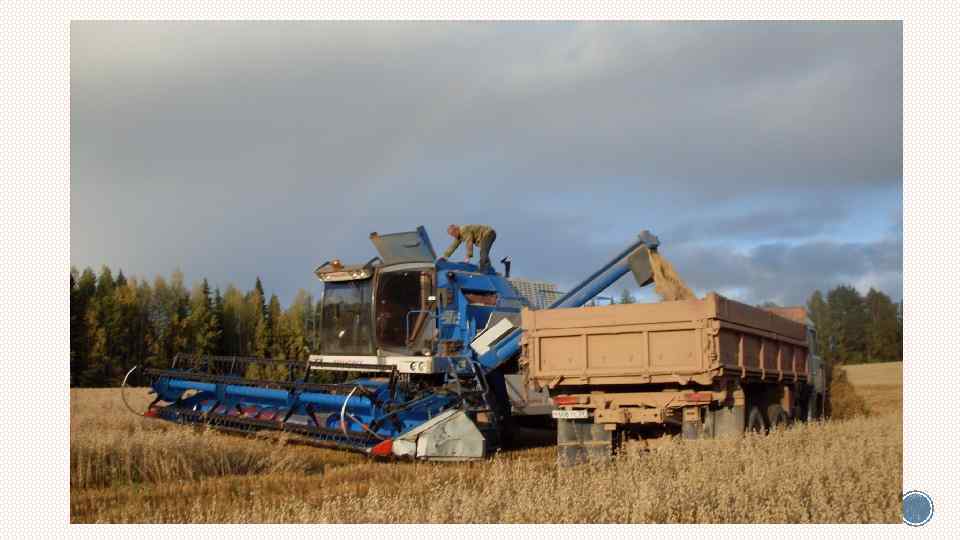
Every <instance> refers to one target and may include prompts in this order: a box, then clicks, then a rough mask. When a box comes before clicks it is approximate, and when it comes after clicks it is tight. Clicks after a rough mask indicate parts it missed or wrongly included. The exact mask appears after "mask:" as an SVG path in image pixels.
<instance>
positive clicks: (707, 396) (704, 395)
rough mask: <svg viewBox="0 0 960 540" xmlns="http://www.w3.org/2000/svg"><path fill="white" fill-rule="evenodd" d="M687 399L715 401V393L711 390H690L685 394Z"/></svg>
mask: <svg viewBox="0 0 960 540" xmlns="http://www.w3.org/2000/svg"><path fill="white" fill-rule="evenodd" d="M683 398H684V399H686V400H687V401H697V402H700V401H713V394H711V393H710V392H689V393H686V394H684V395H683Z"/></svg>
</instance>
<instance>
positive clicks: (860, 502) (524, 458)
mask: <svg viewBox="0 0 960 540" xmlns="http://www.w3.org/2000/svg"><path fill="white" fill-rule="evenodd" d="M898 366H899V364H898ZM851 368H852V369H851ZM848 369H850V377H851V379H852V380H856V381H860V383H859V384H857V391H858V392H860V391H861V389H863V390H864V396H865V397H866V398H867V401H868V406H869V407H870V411H871V413H872V415H871V416H870V417H868V418H855V419H853V420H848V421H831V422H826V423H817V424H811V425H798V426H796V427H793V428H791V429H788V430H786V431H783V432H777V433H774V434H771V435H769V436H766V437H762V436H750V437H746V438H744V439H742V440H735V441H699V442H693V443H690V442H686V443H685V442H683V441H675V442H673V443H670V444H667V445H665V446H664V447H663V448H661V449H658V450H656V451H654V452H650V453H646V454H631V455H628V456H624V457H622V458H618V459H617V460H614V462H612V463H610V464H607V465H603V466H582V467H576V468H573V469H561V470H558V469H557V468H556V467H555V466H554V463H553V460H554V448H553V447H552V446H549V442H548V441H550V440H551V435H550V433H549V432H533V431H528V432H527V433H526V434H525V435H526V440H527V441H528V445H532V446H533V447H530V448H526V449H518V450H510V451H505V452H502V453H501V454H500V455H498V456H497V457H495V458H493V459H490V460H486V461H481V462H476V463H462V464H430V463H406V462H403V463H398V462H375V461H370V460H368V459H366V458H364V457H363V456H360V455H357V454H351V453H346V452H338V451H333V450H324V449H317V448H313V447H309V446H302V445H296V444H283V442H282V441H280V442H278V441H276V440H269V439H256V438H250V437H241V436H231V435H225V434H221V433H217V432H213V431H208V430H197V429H192V428H185V427H180V426H176V425H172V424H169V423H166V422H161V421H158V420H150V419H145V418H141V417H137V416H134V415H133V414H131V413H130V412H128V411H127V410H126V409H125V408H124V406H123V404H122V402H121V400H120V394H119V391H117V390H115V389H91V390H86V389H84V390H72V391H71V394H70V398H71V440H70V459H71V463H70V467H71V482H70V483H71V488H70V495H71V496H70V507H71V521H73V522H75V523H87V522H167V523H182V522H305V523H321V522H375V523H401V522H402V523H418V522H438V523H457V522H467V523H486V522H500V523H504V522H507V523H513V522H517V523H527V522H558V523H559V522H577V523H594V522H601V523H614V522H627V523H647V522H668V523H669V522H679V523H700V522H721V523H723V522H727V523H729V522H736V523H743V522H746V523H808V522H820V523H822V522H828V523H832V522H845V523H863V522H881V523H896V522H899V519H900V517H899V515H900V492H901V470H902V465H901V462H902V453H901V449H902V439H901V424H902V421H901V418H900V415H899V409H898V408H895V407H893V406H892V405H891V403H892V401H891V400H892V399H893V397H894V395H895V396H896V397H897V399H900V397H899V396H900V393H899V385H898V384H899V371H898V370H897V371H896V376H894V375H892V374H893V373H894V369H893V367H891V366H890V365H888V364H874V365H867V366H850V367H848ZM894 380H896V381H897V385H894V384H893V382H892V381H894ZM861 385H863V386H861ZM892 386H896V387H897V391H896V392H893V391H892V390H890V388H889V387H892ZM146 400H147V397H146V394H145V392H144V391H137V395H136V396H135V401H137V402H138V403H137V405H136V406H141V407H142V406H143V405H145V403H146Z"/></svg>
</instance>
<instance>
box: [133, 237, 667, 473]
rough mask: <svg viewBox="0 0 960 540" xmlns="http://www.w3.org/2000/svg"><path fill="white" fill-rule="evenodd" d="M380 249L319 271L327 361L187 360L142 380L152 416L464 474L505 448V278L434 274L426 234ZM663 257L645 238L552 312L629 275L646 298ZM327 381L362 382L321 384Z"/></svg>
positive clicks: (509, 367) (509, 333) (509, 294)
mask: <svg viewBox="0 0 960 540" xmlns="http://www.w3.org/2000/svg"><path fill="white" fill-rule="evenodd" d="M370 239H371V241H372V242H373V244H374V246H375V247H376V248H377V251H378V252H379V256H378V257H374V258H373V259H371V260H370V261H368V262H367V263H366V264H362V265H343V264H342V263H341V262H340V261H338V260H333V261H329V262H326V263H324V264H322V265H320V266H319V267H317V268H316V270H315V271H314V273H315V274H316V276H317V277H318V278H319V279H320V280H321V281H322V282H323V283H324V291H323V298H322V300H321V321H320V324H319V338H320V339H319V342H320V350H319V353H318V354H311V355H310V357H309V358H308V359H307V360H305V361H301V360H272V359H263V358H243V357H235V356H206V355H184V354H180V355H177V356H176V357H175V358H174V359H173V363H172V365H171V366H170V367H169V368H168V369H154V368H148V369H145V370H144V374H145V375H146V376H147V377H148V378H149V380H150V386H151V388H152V392H153V393H154V394H155V399H154V400H153V402H152V403H151V404H150V406H149V407H148V409H147V411H146V412H145V413H143V414H144V416H148V417H154V418H160V419H163V420H168V421H171V422H178V423H183V424H202V425H208V426H212V427H215V428H218V429H224V430H233V431H240V432H258V431H264V430H270V431H280V432H286V433H290V434H293V435H296V436H299V437H301V438H305V439H307V440H309V441H311V442H313V443H316V444H319V445H328V446H333V447H337V448H344V449H349V450H355V451H359V452H363V453H366V454H369V455H373V456H398V457H410V458H418V459H431V460H465V459H476V458H482V457H484V456H486V455H489V454H490V453H491V452H493V451H495V450H496V449H497V448H499V447H500V446H501V444H502V442H503V440H504V438H505V436H508V435H509V429H510V428H509V425H510V423H509V419H510V415H511V401H510V397H509V392H508V391H507V384H506V382H505V380H506V379H505V377H508V376H510V374H516V373H517V371H518V370H520V369H521V367H520V366H518V362H517V357H518V355H519V352H520V346H521V343H520V342H521V337H522V331H521V330H520V328H518V327H519V314H520V310H521V309H522V308H523V307H524V306H525V305H526V301H525V300H524V299H523V298H522V297H521V296H520V295H519V294H518V293H517V292H516V290H515V289H514V288H513V286H512V285H511V284H510V282H509V281H508V280H507V277H509V269H508V270H507V274H508V275H507V276H504V275H501V274H498V273H497V272H496V271H495V270H493V269H490V270H488V271H486V272H480V271H479V269H478V268H477V266H475V265H473V264H469V263H455V262H450V261H446V260H443V259H441V260H437V259H436V254H435V252H434V250H433V247H432V245H431V244H430V239H429V238H428V236H427V233H426V230H425V229H424V228H423V227H418V228H417V230H415V231H410V232H403V233H395V234H385V235H379V234H377V233H373V234H371V235H370ZM658 245H659V240H658V239H657V237H656V236H653V235H652V234H650V233H649V232H648V231H643V232H642V233H641V234H640V235H639V237H638V238H637V239H636V240H635V241H634V242H633V243H631V244H630V246H628V247H627V248H626V249H624V250H623V251H622V252H620V253H619V254H617V255H616V256H615V257H614V258H613V259H611V260H610V261H609V262H608V263H606V264H605V265H603V266H602V267H601V268H600V269H598V270H597V271H596V272H594V273H593V274H592V275H590V276H589V277H588V278H586V279H585V280H583V281H582V282H581V283H580V284H579V285H577V286H576V287H574V288H573V289H572V290H571V291H570V292H569V293H567V294H566V295H564V296H563V297H562V298H560V299H559V300H557V301H556V302H554V303H553V304H552V305H551V306H550V307H549V308H548V309H553V308H563V307H578V306H582V305H584V304H586V303H587V302H589V301H590V300H591V299H592V298H593V297H595V296H596V295H597V294H599V293H600V292H601V291H603V290H604V289H606V288H607V287H608V286H610V285H611V284H613V283H614V282H615V281H616V280H617V279H619V278H620V277H621V276H623V275H624V274H625V273H627V272H628V271H632V272H633V274H634V277H635V278H636V280H637V283H638V284H639V285H640V286H644V285H647V284H649V283H651V282H652V280H653V277H652V273H651V268H650V260H649V252H648V250H656V249H657V246H658ZM508 268H509V267H508ZM254 366H255V369H254ZM324 370H335V371H352V372H358V373H362V374H363V377H361V378H356V379H353V380H350V381H348V382H345V383H338V384H329V383H323V382H320V381H319V380H318V379H319V377H318V375H319V373H321V372H322V371H324ZM253 373H269V374H274V375H276V374H279V375H280V376H273V377H256V378H252V377H251V374H253ZM128 376H129V374H128ZM125 382H126V381H125ZM514 408H516V407H514Z"/></svg>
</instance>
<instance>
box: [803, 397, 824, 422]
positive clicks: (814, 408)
mask: <svg viewBox="0 0 960 540" xmlns="http://www.w3.org/2000/svg"><path fill="white" fill-rule="evenodd" d="M822 412H823V409H822V401H821V398H820V394H812V395H811V396H810V399H808V400H807V422H813V421H815V420H819V419H820V415H821V414H822Z"/></svg>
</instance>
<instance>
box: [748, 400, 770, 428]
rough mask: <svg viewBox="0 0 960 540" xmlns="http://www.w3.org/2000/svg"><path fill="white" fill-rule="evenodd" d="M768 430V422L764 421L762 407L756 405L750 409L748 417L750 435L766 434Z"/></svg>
mask: <svg viewBox="0 0 960 540" xmlns="http://www.w3.org/2000/svg"><path fill="white" fill-rule="evenodd" d="M766 430H767V425H766V422H764V420H763V413H762V412H760V407H757V406H756V405H754V406H752V407H750V414H748V415H747V428H746V431H747V432H748V433H764V432H766Z"/></svg>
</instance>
